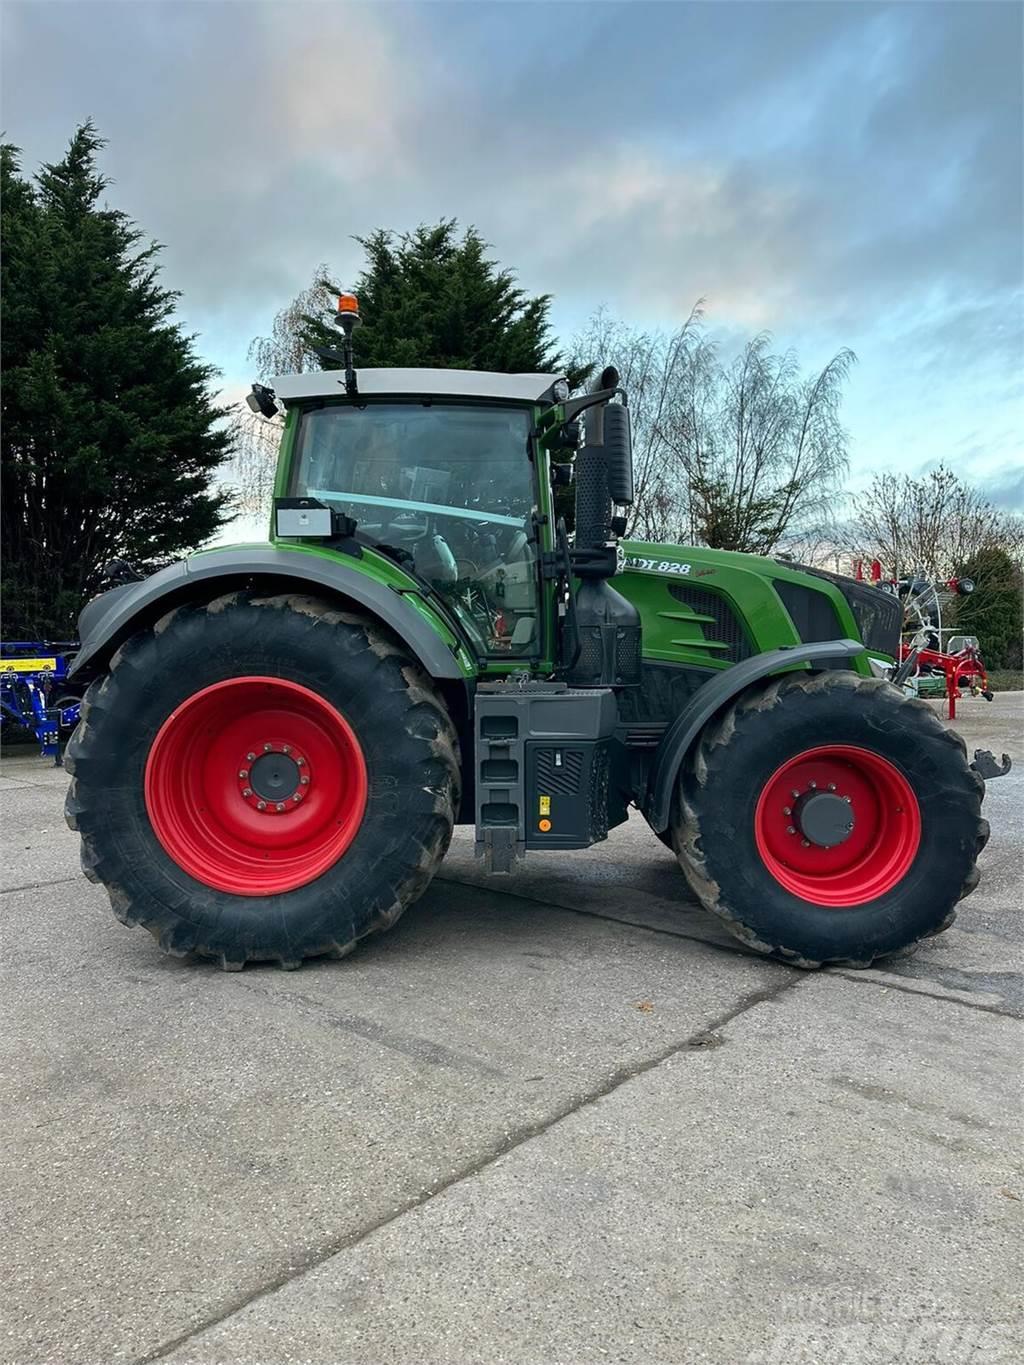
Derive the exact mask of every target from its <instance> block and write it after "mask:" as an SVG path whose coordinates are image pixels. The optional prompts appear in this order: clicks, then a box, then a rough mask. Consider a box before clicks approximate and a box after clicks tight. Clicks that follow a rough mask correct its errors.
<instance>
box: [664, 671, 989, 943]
mask: <svg viewBox="0 0 1024 1365" xmlns="http://www.w3.org/2000/svg"><path fill="white" fill-rule="evenodd" d="M983 794H984V783H983V782H982V781H981V779H980V778H979V777H978V775H977V774H976V773H974V772H972V770H971V769H970V768H969V767H968V765H967V757H966V751H965V748H964V744H963V741H962V740H961V739H960V737H959V736H958V735H956V734H955V733H954V732H953V731H951V730H947V729H946V728H945V727H944V726H943V725H942V723H941V721H939V719H938V717H937V716H936V715H935V714H934V712H933V711H932V710H931V708H930V707H929V706H927V705H926V704H925V703H923V702H919V701H917V700H916V699H914V698H911V697H907V696H905V695H904V694H903V693H902V692H900V691H899V690H898V689H897V688H895V687H893V686H891V685H890V684H889V683H886V682H883V681H881V680H879V679H861V678H859V677H857V676H856V675H855V674H853V673H819V674H807V673H801V674H789V675H787V676H786V677H785V678H782V679H777V680H775V681H773V682H771V683H769V684H768V685H767V686H766V687H762V688H760V689H756V690H753V691H751V692H750V693H748V694H746V695H745V696H743V697H741V698H740V699H739V701H737V702H736V703H735V704H734V705H733V706H732V707H731V708H730V709H729V710H728V711H727V712H726V713H725V715H724V716H722V717H721V718H720V719H719V720H718V721H717V722H715V723H713V724H712V726H710V727H709V729H708V730H707V731H705V733H704V735H703V736H702V737H701V741H700V743H699V746H698V748H697V750H696V752H695V755H694V759H693V762H692V764H691V766H690V768H689V769H688V771H687V772H686V773H685V774H684V775H683V778H682V780H681V782H680V787H679V791H678V795H677V800H676V804H675V809H674V816H673V834H674V843H675V847H676V850H677V855H678V858H679V862H680V865H681V866H682V868H683V871H684V872H685V874H686V876H687V879H688V880H689V882H690V884H691V886H692V887H693V889H694V890H695V891H696V893H697V895H698V896H699V898H700V900H701V901H702V903H703V904H704V905H705V906H706V907H707V909H709V910H711V911H713V912H714V913H715V914H717V915H719V916H720V917H721V918H722V919H723V920H724V921H725V922H726V924H727V925H728V927H729V928H730V929H731V930H732V932H733V933H735V934H736V935H737V937H738V938H740V939H742V940H743V942H745V943H746V944H747V945H748V946H750V947H752V948H754V949H756V950H757V951H759V952H763V953H766V954H769V955H771V956H773V957H779V958H782V959H784V960H787V961H790V962H792V963H793V964H794V965H795V966H800V967H818V966H821V965H824V964H827V963H835V964H843V965H848V966H860V967H864V966H867V965H869V964H870V963H871V962H872V961H874V960H875V959H876V958H879V957H884V956H886V955H887V954H890V953H894V952H897V951H899V950H900V949H903V948H906V947H908V946H909V945H911V944H913V943H916V942H917V941H918V940H919V939H921V938H924V937H927V936H929V935H932V934H936V933H939V932H941V931H942V930H943V929H945V928H947V927H948V926H949V925H950V924H951V923H952V921H953V918H954V914H955V911H954V906H955V905H956V902H957V901H958V900H960V899H961V897H963V896H965V895H967V894H968V893H969V892H970V891H971V890H973V888H974V886H975V885H976V884H977V880H978V872H977V868H976V866H975V862H976V859H977V856H978V854H979V853H980V851H981V849H982V848H983V847H984V845H985V842H986V840H987V838H988V825H987V823H986V822H985V821H984V820H983V819H982V818H981V800H982V796H983Z"/></svg>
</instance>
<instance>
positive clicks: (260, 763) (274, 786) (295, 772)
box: [249, 753, 300, 801]
mask: <svg viewBox="0 0 1024 1365" xmlns="http://www.w3.org/2000/svg"><path fill="white" fill-rule="evenodd" d="M299 772H300V768H299V765H298V764H297V763H296V762H295V759H294V758H292V756H291V755H290V754H274V753H270V754H261V756H260V757H259V758H258V759H257V760H256V762H255V763H254V764H253V765H252V767H251V768H250V769H249V786H250V787H252V789H253V791H254V792H255V793H256V795H257V796H262V797H264V798H265V800H267V801H286V800H287V799H288V797H289V796H294V794H295V792H296V790H297V788H298V785H299Z"/></svg>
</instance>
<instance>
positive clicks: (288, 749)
mask: <svg viewBox="0 0 1024 1365" xmlns="http://www.w3.org/2000/svg"><path fill="white" fill-rule="evenodd" d="M291 751H292V746H291V745H290V744H285V745H283V746H282V749H281V752H282V753H283V754H290V753H291Z"/></svg>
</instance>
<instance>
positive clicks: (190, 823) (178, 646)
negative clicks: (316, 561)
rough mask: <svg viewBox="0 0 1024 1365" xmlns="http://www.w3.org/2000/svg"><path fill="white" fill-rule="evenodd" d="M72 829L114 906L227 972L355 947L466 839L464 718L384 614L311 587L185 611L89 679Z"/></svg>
mask: <svg viewBox="0 0 1024 1365" xmlns="http://www.w3.org/2000/svg"><path fill="white" fill-rule="evenodd" d="M66 761H67V767H68V770H69V772H71V773H72V775H73V781H72V785H71V790H70V792H69V794H68V798H67V802H66V807H65V810H66V815H67V820H68V824H69V825H70V826H71V827H72V828H73V829H76V830H77V831H78V832H79V834H80V835H81V838H82V866H83V869H84V870H85V872H86V875H87V876H89V877H90V878H91V879H92V880H94V881H100V882H102V883H104V884H105V886H106V887H107V891H108V893H109V895H110V899H111V904H112V905H113V908H114V911H115V913H116V914H117V916H118V918H120V919H121V920H122V921H123V922H125V923H127V924H141V925H143V926H144V927H145V928H147V929H149V930H150V932H151V933H152V934H153V935H154V937H155V938H156V939H157V940H158V942H159V944H160V946H161V948H163V949H164V951H165V952H168V953H173V954H175V955H182V954H185V953H195V954H198V955H200V956H204V957H210V958H213V959H215V960H216V961H218V962H219V963H220V965H221V966H222V967H224V968H227V969H233V968H239V967H241V966H242V965H244V963H245V962H248V961H260V960H271V961H276V962H278V963H280V965H282V966H285V967H294V966H298V965H299V963H300V962H301V961H302V960H303V959H304V958H307V957H314V956H317V955H320V954H325V953H326V954H331V955H333V956H344V955H345V954H347V953H348V952H350V951H351V950H352V948H353V947H354V946H355V945H356V943H357V942H358V941H359V940H360V939H361V938H363V937H365V936H366V935H367V934H370V933H373V932H374V931H375V930H378V929H383V928H387V927H390V925H392V924H393V923H394V922H395V921H396V920H397V918H398V916H399V915H400V914H401V913H402V911H403V910H404V909H405V907H406V906H407V905H409V904H411V902H412V901H413V900H415V898H416V897H417V896H418V895H419V894H420V893H421V892H422V891H423V890H424V889H425V887H426V885H427V883H428V882H429V880H430V878H431V876H432V875H433V872H434V870H435V868H436V867H437V864H438V863H439V862H440V860H441V858H442V857H443V855H444V852H445V850H446V849H447V846H448V842H449V839H450V837H451V831H452V824H453V821H454V816H455V811H456V808H457V805H458V800H459V768H458V757H457V752H456V739H455V733H454V729H453V727H452V723H451V720H450V718H449V716H448V714H447V711H446V710H445V707H444V705H443V703H442V702H441V700H440V698H439V697H438V696H437V694H436V692H435V691H434V689H433V687H432V685H431V683H430V680H429V679H428V678H426V677H425V676H424V675H423V674H422V672H421V671H420V670H419V668H418V667H417V666H416V665H415V664H414V663H413V662H412V661H411V660H410V659H409V658H408V656H407V655H405V654H404V653H403V652H402V650H401V648H400V647H399V646H398V645H397V644H396V643H395V642H394V641H393V640H392V639H391V638H390V637H388V636H386V635H384V634H383V633H382V632H380V630H379V629H378V628H377V627H376V626H375V625H374V624H373V623H372V622H370V621H367V620H365V619H363V618H362V617H358V616H353V615H350V614H348V613H345V612H342V611H340V610H338V609H337V608H336V607H334V606H332V605H331V604H329V603H325V602H323V601H320V600H318V599H314V598H307V597H300V596H295V595H292V596H274V597H259V596H256V595H255V594H232V595H231V596H228V597H223V598H220V599H218V600H216V601H214V602H210V603H203V604H200V605H194V606H185V607H181V608H178V609H177V610H175V611H173V612H170V613H169V614H168V615H167V616H165V617H164V618H163V619H162V620H161V621H158V622H157V623H156V625H155V627H154V628H153V629H152V630H149V631H145V632H143V633H141V634H140V635H138V636H135V637H134V638H133V639H131V640H130V641H128V643H127V644H126V645H124V646H123V647H122V648H121V649H120V650H119V651H118V652H117V654H116V655H115V656H114V658H113V660H112V662H111V668H110V672H109V673H108V674H107V675H106V677H104V678H102V679H100V680H98V681H97V682H95V683H93V684H92V686H91V687H90V689H89V691H88V693H87V694H86V698H85V702H84V705H83V708H82V718H81V721H80V723H79V726H78V728H77V730H76V731H75V734H74V736H73V738H72V740H71V743H70V744H69V746H68V752H67V760H66Z"/></svg>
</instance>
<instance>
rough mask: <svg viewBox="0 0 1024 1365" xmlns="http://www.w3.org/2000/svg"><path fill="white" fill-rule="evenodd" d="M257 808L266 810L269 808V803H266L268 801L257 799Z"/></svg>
mask: <svg viewBox="0 0 1024 1365" xmlns="http://www.w3.org/2000/svg"><path fill="white" fill-rule="evenodd" d="M256 809H257V810H266V809H267V803H266V801H257V802H256Z"/></svg>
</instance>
